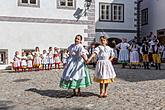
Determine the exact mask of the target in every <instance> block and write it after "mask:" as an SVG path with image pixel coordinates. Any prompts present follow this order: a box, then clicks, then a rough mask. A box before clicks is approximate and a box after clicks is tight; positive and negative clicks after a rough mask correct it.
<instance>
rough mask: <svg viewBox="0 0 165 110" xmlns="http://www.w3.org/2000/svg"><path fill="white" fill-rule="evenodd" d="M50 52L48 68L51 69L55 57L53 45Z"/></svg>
mask: <svg viewBox="0 0 165 110" xmlns="http://www.w3.org/2000/svg"><path fill="white" fill-rule="evenodd" d="M48 53H49V64H48V69H49V70H51V69H52V65H53V64H54V58H53V57H54V53H53V50H52V47H49V50H48Z"/></svg>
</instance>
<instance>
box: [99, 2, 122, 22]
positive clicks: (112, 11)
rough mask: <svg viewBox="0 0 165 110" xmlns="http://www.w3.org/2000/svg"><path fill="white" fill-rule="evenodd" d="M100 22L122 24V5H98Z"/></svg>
mask: <svg viewBox="0 0 165 110" xmlns="http://www.w3.org/2000/svg"><path fill="white" fill-rule="evenodd" d="M99 8H100V17H99V19H100V21H112V22H123V21H124V5H123V4H114V3H112V4H110V3H100V7H99Z"/></svg>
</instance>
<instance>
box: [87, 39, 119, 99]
mask: <svg viewBox="0 0 165 110" xmlns="http://www.w3.org/2000/svg"><path fill="white" fill-rule="evenodd" d="M100 42H101V45H100V46H98V47H96V48H95V50H94V53H93V54H92V55H91V56H90V58H89V59H88V61H87V63H89V62H90V61H91V59H92V58H93V57H95V56H96V55H97V56H98V61H97V64H96V69H95V74H94V81H95V82H98V83H100V97H107V95H108V89H107V88H108V83H112V82H113V81H114V78H115V77H116V73H115V71H114V68H113V65H112V60H113V58H114V56H115V53H114V50H113V49H112V48H110V47H109V46H107V43H108V41H107V37H105V36H101V37H100ZM103 86H104V92H103Z"/></svg>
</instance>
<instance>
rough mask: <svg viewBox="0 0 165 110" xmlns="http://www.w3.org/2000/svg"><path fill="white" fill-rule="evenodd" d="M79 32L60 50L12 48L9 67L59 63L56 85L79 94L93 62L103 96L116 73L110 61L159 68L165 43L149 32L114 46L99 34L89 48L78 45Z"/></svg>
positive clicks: (46, 66)
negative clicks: (72, 40)
mask: <svg viewBox="0 0 165 110" xmlns="http://www.w3.org/2000/svg"><path fill="white" fill-rule="evenodd" d="M82 39H83V38H82V36H81V35H77V36H76V37H75V42H74V43H73V44H71V45H70V46H69V47H68V49H64V50H63V51H60V49H58V48H54V50H53V48H52V47H49V49H48V51H46V50H43V53H42V54H41V53H40V49H39V47H36V48H35V51H34V52H33V53H32V52H30V51H29V52H28V54H27V53H25V52H22V55H20V54H19V52H18V51H16V52H15V56H14V59H13V60H14V62H13V68H14V69H15V71H19V70H20V69H21V70H22V71H26V70H28V71H32V70H33V69H34V70H40V69H41V70H47V69H48V70H51V69H52V68H53V65H54V67H55V68H56V67H57V66H58V68H60V64H63V65H64V66H63V67H64V70H63V73H62V75H61V80H60V85H59V86H60V87H61V88H65V89H73V94H72V95H71V96H80V95H81V91H80V88H82V87H88V86H90V85H91V84H92V81H91V78H90V74H89V71H88V67H87V65H88V64H90V63H93V64H94V66H95V73H94V79H93V80H94V81H95V82H97V83H99V84H100V95H99V97H100V98H102V97H107V95H108V89H107V88H108V84H109V83H112V82H114V78H115V77H116V73H115V70H114V68H113V63H115V62H119V63H121V64H122V67H123V68H125V66H126V65H127V64H130V65H131V66H134V67H135V68H136V66H137V65H139V64H140V63H142V62H143V66H144V69H150V67H151V66H154V67H155V69H159V70H160V69H161V60H162V59H163V58H165V47H164V46H163V45H161V43H160V42H159V40H158V39H157V37H156V36H155V35H153V34H152V33H151V34H150V36H149V37H147V38H143V41H142V45H138V44H137V42H136V41H135V40H134V41H132V42H131V44H130V43H128V42H127V39H126V38H123V39H122V42H121V43H119V44H115V42H112V43H114V47H113V48H112V47H110V46H107V45H108V39H107V37H105V36H101V37H100V43H99V44H97V45H96V44H95V43H94V44H92V45H91V47H90V48H89V49H86V48H85V47H84V46H83V45H82Z"/></svg>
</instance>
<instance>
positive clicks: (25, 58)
mask: <svg viewBox="0 0 165 110" xmlns="http://www.w3.org/2000/svg"><path fill="white" fill-rule="evenodd" d="M21 68H22V71H26V68H27V56H26V53H25V52H22V57H21Z"/></svg>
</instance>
